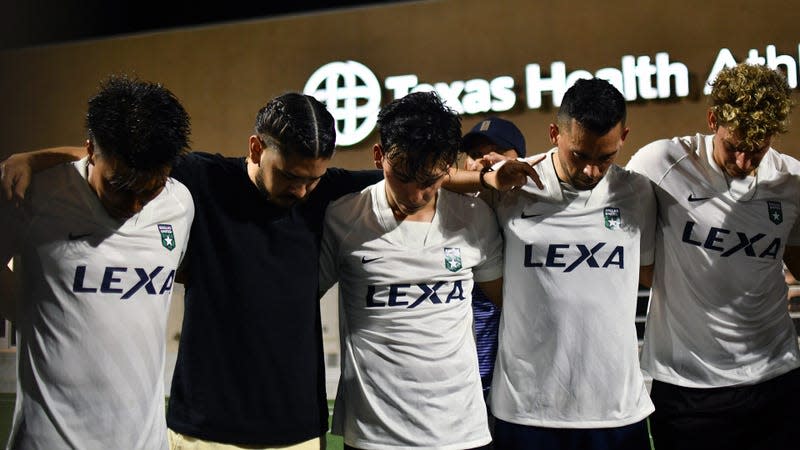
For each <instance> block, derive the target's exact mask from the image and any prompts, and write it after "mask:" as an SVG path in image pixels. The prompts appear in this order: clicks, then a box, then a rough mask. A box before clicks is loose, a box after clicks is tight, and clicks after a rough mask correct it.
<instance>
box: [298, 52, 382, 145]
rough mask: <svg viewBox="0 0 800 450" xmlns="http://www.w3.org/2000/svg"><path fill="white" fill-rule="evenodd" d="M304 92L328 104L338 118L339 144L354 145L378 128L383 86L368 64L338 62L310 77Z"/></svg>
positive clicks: (326, 66) (335, 117) (336, 118)
mask: <svg viewBox="0 0 800 450" xmlns="http://www.w3.org/2000/svg"><path fill="white" fill-rule="evenodd" d="M303 93H304V94H306V95H310V96H312V97H314V98H316V99H317V100H319V101H320V102H322V103H324V104H325V106H327V108H328V111H330V113H331V115H333V118H334V120H336V144H337V145H341V146H348V145H355V144H357V143H359V142H361V141H363V140H364V139H366V137H367V136H369V134H370V133H371V132H372V130H373V129H374V128H375V124H376V122H377V121H378V110H379V109H380V103H381V85H380V83H379V82H378V79H377V78H375V75H374V74H373V73H372V71H371V70H369V69H368V68H367V67H366V66H365V65H363V64H361V63H358V62H356V61H345V62H341V61H335V62H331V63H328V64H325V65H324V66H322V67H320V68H319V69H317V70H316V72H314V73H313V74H311V77H309V78H308V81H307V82H306V86H305V87H304V88H303Z"/></svg>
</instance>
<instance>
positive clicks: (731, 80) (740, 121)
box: [709, 63, 793, 148]
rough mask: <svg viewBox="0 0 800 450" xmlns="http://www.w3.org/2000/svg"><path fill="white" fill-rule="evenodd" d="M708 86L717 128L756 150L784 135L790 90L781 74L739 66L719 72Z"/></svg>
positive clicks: (744, 65) (789, 106) (789, 103)
mask: <svg viewBox="0 0 800 450" xmlns="http://www.w3.org/2000/svg"><path fill="white" fill-rule="evenodd" d="M711 86H712V90H711V96H710V97H709V103H710V107H711V110H712V112H713V113H714V116H715V117H716V119H717V124H718V125H721V126H724V127H726V128H728V129H730V130H731V131H732V132H733V133H735V134H736V135H737V136H738V137H739V138H740V139H741V140H742V142H743V143H745V144H746V145H748V146H750V147H752V148H757V147H758V146H759V145H761V144H762V143H763V142H764V141H765V140H767V139H768V138H769V137H771V136H773V135H775V134H778V133H785V132H786V131H787V129H788V125H789V112H790V111H791V109H792V106H793V102H792V100H791V95H792V90H791V88H790V87H789V84H788V83H787V82H786V78H785V77H784V76H783V74H781V73H780V72H778V71H776V70H773V69H770V68H769V67H766V66H763V65H754V64H747V63H742V64H739V65H737V66H734V67H730V68H725V69H723V70H721V71H720V72H719V75H717V78H716V80H714V82H713V83H712V84H711Z"/></svg>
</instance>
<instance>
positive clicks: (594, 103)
mask: <svg viewBox="0 0 800 450" xmlns="http://www.w3.org/2000/svg"><path fill="white" fill-rule="evenodd" d="M625 108H626V107H625V98H624V97H622V93H620V92H619V90H618V89H617V88H615V87H614V86H613V85H612V84H611V83H609V82H608V81H606V80H603V79H601V78H591V79H588V80H587V79H579V80H578V81H576V82H575V84H574V85H572V87H570V88H569V89H567V92H566V93H565V94H564V98H563V100H562V101H561V107H559V109H558V122H559V124H560V125H561V127H562V128H564V130H563V131H565V132H566V131H568V130H569V124H570V122H571V121H572V119H575V121H576V122H578V124H580V126H581V127H583V128H584V129H586V130H588V131H591V132H592V133H595V134H597V135H598V136H602V135H604V134H606V133H608V132H609V130H611V129H612V128H614V127H615V126H616V125H617V124H618V123H621V124H622V126H623V127H624V126H625V117H626V114H627V113H626V109H625Z"/></svg>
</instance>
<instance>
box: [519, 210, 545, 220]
mask: <svg viewBox="0 0 800 450" xmlns="http://www.w3.org/2000/svg"><path fill="white" fill-rule="evenodd" d="M539 216H541V214H525V213H524V212H523V213H522V215H521V216H520V217H522V218H523V219H530V218H531V217H539Z"/></svg>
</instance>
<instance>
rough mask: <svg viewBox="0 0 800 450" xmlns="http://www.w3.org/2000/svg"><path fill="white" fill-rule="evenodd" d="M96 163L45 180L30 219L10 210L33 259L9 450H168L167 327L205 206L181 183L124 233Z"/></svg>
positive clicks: (30, 198)
mask: <svg viewBox="0 0 800 450" xmlns="http://www.w3.org/2000/svg"><path fill="white" fill-rule="evenodd" d="M86 164H87V160H86V159H84V160H82V161H79V162H76V163H74V164H65V165H61V166H57V167H55V168H53V169H50V170H48V171H45V172H42V173H41V174H39V175H37V176H36V177H35V178H34V180H33V183H32V184H31V187H30V191H29V193H28V195H27V197H26V202H25V203H24V205H23V208H22V209H15V208H14V207H13V206H10V207H6V208H5V209H3V210H2V211H0V217H2V218H1V219H0V233H2V234H0V236H2V239H3V240H6V242H8V239H12V240H13V241H12V242H16V243H17V247H18V251H19V254H20V256H21V258H22V259H21V264H20V265H19V266H18V267H17V269H18V270H19V273H20V276H21V280H22V288H23V295H22V298H21V299H20V303H19V305H18V308H17V310H18V313H17V326H18V331H19V343H18V347H17V358H18V380H17V403H16V410H15V413H14V424H13V429H12V433H11V438H10V439H9V448H14V449H59V448H76V449H87V450H90V449H103V450H108V449H142V450H153V449H166V448H167V436H166V420H165V415H164V364H165V353H166V347H165V346H166V336H165V334H166V322H167V315H168V311H169V302H170V298H171V295H172V287H173V283H174V277H175V270H176V269H177V267H178V263H179V261H180V260H181V257H182V255H183V252H184V250H185V248H186V241H187V239H188V237H189V227H190V225H191V221H192V217H193V214H194V206H193V204H192V199H191V196H190V194H189V191H188V190H187V189H186V187H185V186H183V185H182V184H180V183H178V182H177V181H174V180H171V179H170V180H169V181H168V182H167V185H166V187H165V188H164V190H163V191H162V192H161V193H160V194H159V195H158V196H157V197H156V198H155V199H153V200H152V201H151V202H150V203H148V204H147V205H146V206H145V208H144V209H142V211H141V212H140V213H139V214H137V215H135V216H133V217H132V218H131V219H129V220H127V221H125V222H124V223H122V224H120V223H119V222H118V221H116V220H114V219H112V218H111V217H110V216H108V214H107V213H106V212H105V210H104V209H103V206H102V205H101V203H100V201H99V200H98V198H97V196H96V195H95V194H94V192H93V191H92V190H91V189H90V187H89V185H88V183H87V181H86V178H85V176H86V175H85V172H86ZM15 219H16V220H15Z"/></svg>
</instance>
